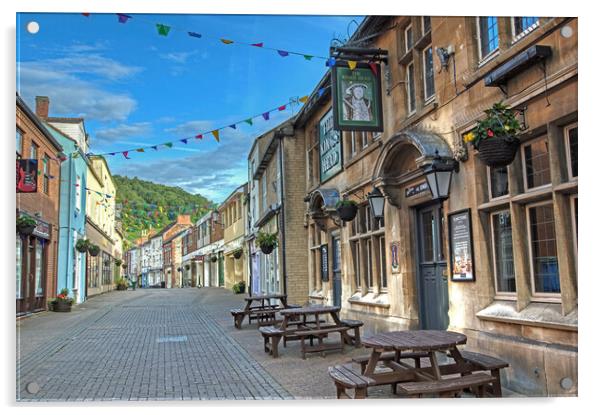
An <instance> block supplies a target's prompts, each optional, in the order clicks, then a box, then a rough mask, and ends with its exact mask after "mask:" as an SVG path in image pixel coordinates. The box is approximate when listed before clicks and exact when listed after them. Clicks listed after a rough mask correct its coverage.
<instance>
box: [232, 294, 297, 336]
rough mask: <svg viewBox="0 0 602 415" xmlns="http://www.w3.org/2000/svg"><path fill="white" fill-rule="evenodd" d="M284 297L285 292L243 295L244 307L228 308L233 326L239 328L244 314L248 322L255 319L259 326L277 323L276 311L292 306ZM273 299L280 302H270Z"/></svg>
mask: <svg viewBox="0 0 602 415" xmlns="http://www.w3.org/2000/svg"><path fill="white" fill-rule="evenodd" d="M286 298H287V296H286V294H266V295H254V296H249V297H245V302H246V305H245V307H244V308H242V309H233V310H230V313H231V314H232V316H233V317H234V326H235V327H236V328H238V329H240V328H241V326H242V322H243V320H244V318H245V316H248V318H249V324H251V321H252V320H254V319H255V320H257V322H258V324H259V325H260V326H261V325H268V324H275V323H277V322H278V321H277V320H276V313H277V312H278V311H280V310H284V309H286V308H289V307H292V305H289V304H288V303H287V301H286ZM273 300H277V301H278V302H279V303H280V304H272V301H273Z"/></svg>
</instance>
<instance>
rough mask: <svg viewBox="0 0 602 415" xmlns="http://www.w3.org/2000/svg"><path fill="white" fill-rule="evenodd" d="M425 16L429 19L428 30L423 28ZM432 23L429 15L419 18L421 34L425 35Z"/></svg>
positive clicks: (431, 27)
mask: <svg viewBox="0 0 602 415" xmlns="http://www.w3.org/2000/svg"><path fill="white" fill-rule="evenodd" d="M426 18H428V19H429V30H424V20H425V19H426ZM432 23H433V22H432V21H431V16H422V17H421V18H420V24H421V26H422V36H424V35H426V34H427V33H428V32H430V31H431V30H432V29H433V26H432Z"/></svg>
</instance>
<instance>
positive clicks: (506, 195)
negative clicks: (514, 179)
mask: <svg viewBox="0 0 602 415" xmlns="http://www.w3.org/2000/svg"><path fill="white" fill-rule="evenodd" d="M505 168H506V172H507V176H508V187H509V186H510V172H509V171H508V166H506V167H505ZM491 170H492V168H491V167H489V166H487V193H488V196H489V201H497V200H502V199H507V198H509V197H510V189H508V193H506V194H505V195H501V196H496V197H493V186H492V182H491V178H492V175H491Z"/></svg>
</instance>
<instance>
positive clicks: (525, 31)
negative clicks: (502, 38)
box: [510, 16, 541, 43]
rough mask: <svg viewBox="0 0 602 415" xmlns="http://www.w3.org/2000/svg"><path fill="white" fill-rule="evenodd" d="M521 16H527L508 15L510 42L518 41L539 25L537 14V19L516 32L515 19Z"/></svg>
mask: <svg viewBox="0 0 602 415" xmlns="http://www.w3.org/2000/svg"><path fill="white" fill-rule="evenodd" d="M523 17H527V16H511V17H510V28H511V31H512V43H514V42H518V41H519V40H521V39H523V38H524V37H525V36H527V35H528V34H529V33H531V32H532V31H534V30H535V29H537V28H538V27H539V24H540V23H539V22H540V20H541V19H540V17H539V16H537V21H536V22H535V23H533V24H532V25H531V26H529V27H527V28H524V29H523V31H522V32H520V33H516V23H515V22H516V19H517V18H518V19H522V18H523ZM528 17H536V16H528Z"/></svg>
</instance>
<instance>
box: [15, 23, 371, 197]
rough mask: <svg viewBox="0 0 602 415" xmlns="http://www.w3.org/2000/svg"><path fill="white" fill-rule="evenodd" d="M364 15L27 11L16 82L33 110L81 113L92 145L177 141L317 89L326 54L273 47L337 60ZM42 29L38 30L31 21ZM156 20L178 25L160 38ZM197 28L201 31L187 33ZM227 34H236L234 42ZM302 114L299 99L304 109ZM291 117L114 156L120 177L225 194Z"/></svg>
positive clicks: (112, 147) (20, 30)
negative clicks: (121, 19)
mask: <svg viewBox="0 0 602 415" xmlns="http://www.w3.org/2000/svg"><path fill="white" fill-rule="evenodd" d="M361 19H362V18H361V17H353V16H261V15H259V16H254V15H192V14H191V15H169V14H168V15H146V14H132V19H130V20H128V22H127V23H126V24H120V23H118V18H117V16H116V15H115V14H92V15H90V16H89V17H85V16H83V15H81V14H66V13H65V14H64V13H42V14H40V13H36V14H33V13H20V14H18V15H17V90H18V92H19V93H20V94H21V96H22V97H23V98H24V99H25V101H26V102H27V103H28V104H29V105H31V107H32V108H34V100H35V96H36V95H46V96H48V97H49V98H50V115H51V116H83V117H84V118H85V123H86V129H87V131H88V133H89V134H90V137H91V139H90V141H91V149H90V151H92V152H94V153H104V152H113V151H120V150H126V149H130V148H132V147H137V146H141V145H153V144H157V143H162V142H166V141H171V140H177V139H178V138H183V137H187V136H191V135H195V134H197V133H198V132H200V131H207V130H210V129H213V128H218V127H222V126H224V125H229V124H230V123H232V122H235V121H239V120H241V119H245V118H247V117H248V116H251V115H255V114H259V113H262V112H264V111H266V110H268V109H271V108H274V107H277V106H279V105H282V104H285V103H287V102H288V100H289V99H290V98H291V97H300V96H303V95H307V94H309V93H310V92H311V91H312V90H313V88H314V87H315V85H316V83H317V82H318V81H319V80H320V78H321V77H322V76H323V74H324V73H325V70H326V67H325V66H324V61H323V60H320V59H312V60H311V61H307V60H305V59H304V58H303V57H300V56H294V55H289V56H287V57H281V56H279V55H278V54H277V53H276V52H274V51H268V50H262V49H260V48H255V47H249V46H244V45H238V44H237V43H236V41H240V42H247V43H256V42H263V43H264V46H266V47H274V48H277V49H283V50H291V51H298V52H302V53H308V54H311V55H317V56H328V48H329V46H330V42H331V40H332V39H333V38H338V39H341V40H344V39H346V38H347V37H348V28H349V32H350V33H351V32H353V30H354V29H355V28H356V25H355V24H354V23H350V22H351V21H352V20H355V21H356V22H357V23H360V22H361ZM30 21H36V22H37V23H39V25H40V30H39V32H38V33H36V34H30V33H28V32H27V30H26V25H27V23H28V22H30ZM155 23H161V24H166V25H169V26H171V27H172V30H171V31H170V33H169V34H168V36H167V37H164V36H159V35H158V33H157V29H156V27H155ZM187 31H192V32H197V33H200V34H201V35H203V37H202V38H200V39H198V38H194V37H191V36H188V35H187V33H186V32H187ZM217 38H226V39H231V40H234V41H235V43H233V44H230V45H225V44H223V43H221V42H220V41H219V40H217ZM296 110H298V107H297V108H296ZM291 115H292V112H291V110H289V109H287V110H286V111H283V112H279V113H276V114H274V113H273V114H272V115H271V117H270V120H269V121H264V120H263V119H255V120H254V125H253V126H252V127H251V126H239V127H238V128H237V129H236V130H233V129H228V130H224V131H222V132H221V140H220V143H219V144H218V143H216V142H215V141H214V140H213V138H211V137H206V138H204V139H203V140H191V141H190V142H189V144H188V145H184V144H182V143H180V144H174V149H172V150H168V149H164V150H160V151H158V152H154V151H150V152H145V153H130V157H131V160H125V159H124V157H123V156H121V155H117V156H108V157H107V160H108V162H109V165H110V168H111V170H112V172H113V173H114V174H122V175H127V176H131V177H133V176H138V177H139V178H143V179H147V180H152V181H155V182H158V183H164V184H169V185H175V186H181V187H183V188H184V189H186V190H188V191H190V192H192V193H200V194H202V195H204V196H207V197H209V198H211V199H213V200H214V201H217V202H220V201H221V200H223V199H224V198H225V197H226V196H227V195H228V194H229V193H230V192H231V191H232V190H233V189H234V188H236V187H237V186H238V185H240V184H242V183H243V182H244V181H246V177H247V165H246V161H247V156H248V152H249V149H250V147H251V144H252V142H253V138H254V137H255V136H257V135H258V134H261V133H262V132H264V131H267V130H269V129H270V128H272V127H274V126H276V125H277V124H279V123H280V122H282V121H283V120H284V119H286V118H288V117H290V116H291Z"/></svg>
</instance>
